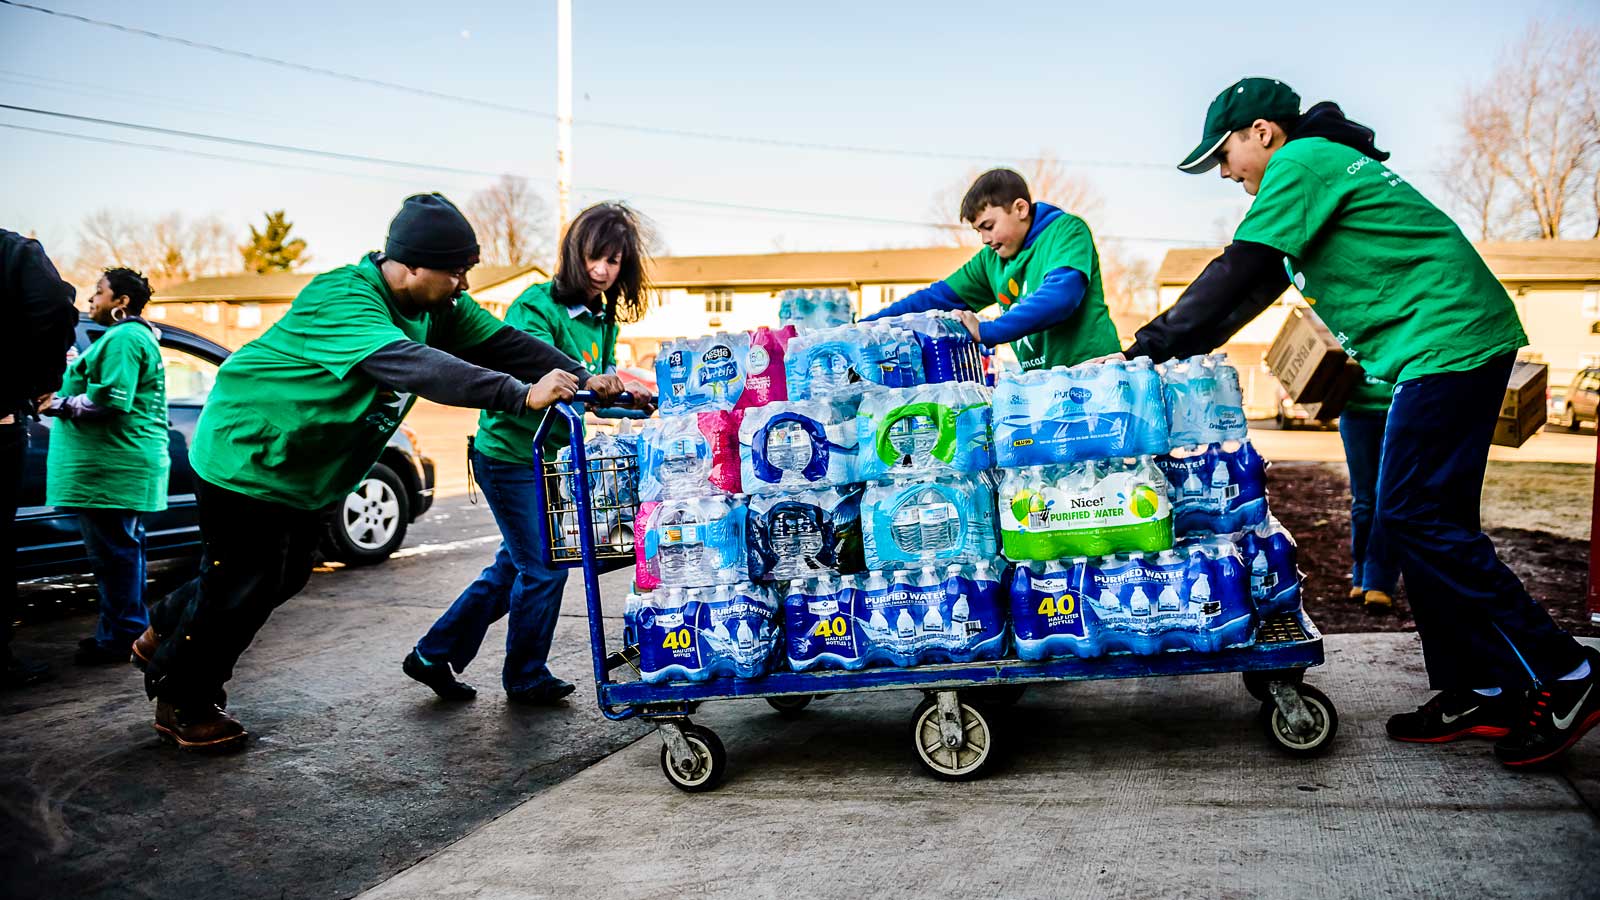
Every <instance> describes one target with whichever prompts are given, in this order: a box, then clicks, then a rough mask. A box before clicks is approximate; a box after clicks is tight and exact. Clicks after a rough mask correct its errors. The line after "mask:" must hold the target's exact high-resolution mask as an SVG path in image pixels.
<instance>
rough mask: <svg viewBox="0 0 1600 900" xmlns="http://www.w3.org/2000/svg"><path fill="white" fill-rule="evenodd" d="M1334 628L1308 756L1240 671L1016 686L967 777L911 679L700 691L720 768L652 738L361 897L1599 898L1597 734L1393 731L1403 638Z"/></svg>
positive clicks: (1407, 697)
mask: <svg viewBox="0 0 1600 900" xmlns="http://www.w3.org/2000/svg"><path fill="white" fill-rule="evenodd" d="M1328 644H1329V656H1328V665H1327V666H1326V667H1324V668H1322V669H1319V670H1314V671H1313V673H1312V674H1311V677H1310V678H1308V679H1307V680H1308V681H1309V682H1310V683H1312V684H1315V685H1316V686H1318V687H1320V688H1322V689H1323V690H1324V691H1325V692H1327V693H1328V694H1329V696H1330V697H1331V698H1332V699H1333V701H1334V702H1335V704H1336V705H1337V706H1338V708H1339V712H1340V717H1341V720H1342V723H1341V728H1340V734H1339V736H1338V739H1337V743H1336V745H1335V747H1334V749H1333V751H1332V752H1331V753H1330V754H1329V755H1328V756H1325V757H1323V758H1320V759H1315V760H1294V759H1290V758H1287V757H1285V756H1282V755H1280V754H1279V753H1277V752H1276V751H1275V750H1273V749H1272V748H1270V747H1269V746H1268V745H1267V742H1266V741H1267V739H1266V737H1265V735H1264V733H1263V731H1262V728H1261V726H1260V725H1259V724H1258V722H1257V720H1256V718H1255V712H1256V708H1257V707H1256V705H1255V704H1254V702H1253V701H1251V700H1250V699H1249V697H1248V696H1247V695H1246V694H1245V692H1244V690H1243V688H1242V687H1241V685H1240V683H1239V680H1238V678H1237V676H1199V677H1191V678H1168V679H1150V680H1140V681H1123V682H1095V683H1087V684H1076V685H1063V686H1054V687H1051V688H1046V689H1038V688H1036V689H1034V690H1033V691H1031V692H1030V693H1029V695H1028V696H1027V697H1026V698H1025V699H1024V700H1023V701H1022V703H1021V704H1019V705H1018V706H1017V707H1016V709H1015V710H1014V711H1013V712H1012V713H1011V714H1010V715H1009V717H1008V718H1007V719H1004V720H1002V724H1003V726H1005V727H1004V730H1002V731H1001V732H1000V733H999V736H998V738H997V740H998V741H999V742H1001V747H1000V749H1001V752H1006V756H1007V758H1006V760H1005V761H1004V763H1003V765H1002V768H1001V769H1000V770H999V771H997V772H996V773H994V774H993V775H992V776H991V777H989V778H987V779H986V780H983V781H979V782H975V783H970V784H945V783H940V782H936V781H933V780H932V779H930V778H928V777H926V776H925V775H924V774H923V773H922V772H921V770H920V769H919V768H918V766H917V764H916V763H915V762H914V760H913V759H912V750H911V747H910V737H909V718H910V714H911V710H912V707H913V706H914V704H915V702H916V699H917V698H916V695H915V694H911V693H904V692H896V693H888V694H871V695H854V696H839V697H832V698H825V699H823V700H820V701H818V702H816V703H814V704H812V706H811V707H810V708H809V709H807V710H806V711H805V713H803V714H802V715H801V717H800V718H799V719H797V720H795V721H785V720H783V719H781V718H779V717H777V716H776V715H775V714H773V713H772V712H771V711H770V710H768V708H767V707H766V705H765V704H764V703H762V702H760V701H750V702H740V703H723V704H712V705H710V706H707V707H705V708H703V709H702V710H701V714H699V715H697V716H696V717H695V721H697V722H699V723H701V724H704V725H707V726H710V727H712V728H714V729H715V730H716V731H717V733H718V734H719V736H720V737H721V738H722V739H723V741H724V743H725V744H726V745H727V748H728V754H729V761H730V774H729V779H728V782H727V783H726V784H724V785H723V786H722V787H721V788H720V789H719V790H718V791H716V792H714V793H711V794H702V795H687V794H682V793H680V792H679V791H677V790H676V789H674V788H672V787H671V786H670V785H669V784H668V783H667V781H666V780H665V778H664V777H663V776H662V774H661V771H660V768H659V753H660V741H659V740H657V739H656V738H655V737H653V736H651V737H647V738H645V739H643V740H641V741H639V742H637V743H635V744H633V745H632V746H630V747H628V748H627V749H625V750H623V751H621V752H619V753H617V754H615V755H612V756H610V757H609V758H607V759H605V760H604V761H602V762H600V763H598V764H596V765H594V766H592V767H590V768H588V769H586V770H585V771H583V772H581V773H579V774H577V775H576V776H574V777H572V778H571V779H569V780H567V781H565V782H563V783H562V784H560V785H557V786H555V787H552V788H550V789H548V790H546V791H544V792H543V793H540V794H538V795H536V796H535V797H533V798H532V799H531V800H529V801H528V802H526V803H524V804H523V805H521V806H520V807H517V808H516V809H514V810H513V811H511V812H510V813H508V814H506V815H504V816H503V817H501V818H499V819H498V820H496V821H494V822H491V823H489V824H487V825H485V826H484V827H482V828H480V829H479V830H477V831H476V832H474V833H472V834H470V835H468V836H467V837H465V838H464V839H462V840H461V841H459V842H458V843H456V844H454V845H453V846H450V847H448V848H446V849H444V850H442V851H441V852H439V853H436V854H434V855H433V856H431V857H429V858H427V859H425V860H423V861H422V862H420V863H418V864H417V865H416V866H414V867H412V868H411V869H408V870H406V871H404V872H401V873H400V874H398V875H396V876H395V877H394V878H392V879H390V880H389V881H387V882H385V883H383V884H381V885H379V886H378V887H376V888H374V889H373V890H371V891H369V892H367V893H365V894H363V895H361V896H362V897H365V898H374V900H376V898H385V900H388V898H430V900H431V898H449V897H496V898H499V897H563V898H577V897H606V898H629V897H640V898H645V897H652V898H653V897H680V896H697V897H704V896H712V897H775V898H777V897H782V898H788V897H796V896H808V897H815V898H832V897H838V898H849V900H859V898H863V897H906V896H909V897H923V896H946V897H1006V898H1012V897H1040V898H1060V897H1077V896H1090V897H1100V896H1109V897H1205V898H1218V897H1275V898H1276V897H1283V898H1299V897H1364V898H1365V897H1380V896H1381V897H1439V896H1450V897H1452V898H1457V900H1464V898H1471V897H1496V898H1499V897H1510V896H1516V897H1550V898H1574V897H1594V896H1600V877H1597V876H1596V874H1595V873H1594V872H1593V871H1592V868H1591V867H1592V861H1593V860H1594V859H1596V858H1600V818H1597V810H1600V735H1592V736H1591V737H1589V738H1588V739H1587V740H1586V741H1585V742H1584V743H1582V744H1580V745H1579V746H1578V747H1577V748H1576V749H1575V750H1574V751H1573V752H1572V753H1571V754H1569V756H1568V757H1567V759H1566V760H1565V761H1564V762H1563V763H1562V764H1561V765H1560V766H1558V767H1557V768H1555V769H1553V770H1551V771H1547V772H1540V773H1514V772H1509V771H1506V770H1504V769H1502V768H1501V767H1500V766H1499V764H1497V763H1496V762H1495V761H1494V759H1493V757H1492V755H1491V753H1490V750H1489V745H1488V743H1487V742H1479V741H1473V742H1463V743H1457V744H1451V745H1442V746H1417V745H1403V744H1398V743H1395V742H1392V741H1389V740H1388V739H1387V738H1385V736H1384V733H1383V721H1384V719H1385V718H1386V717H1387V715H1389V714H1390V713H1392V712H1394V711H1396V710H1398V709H1401V708H1405V707H1409V706H1411V705H1414V704H1416V703H1418V702H1420V701H1421V700H1422V699H1424V698H1425V697H1426V696H1427V694H1428V692H1427V690H1426V688H1425V679H1424V677H1423V674H1422V670H1421V656H1420V652H1419V649H1418V646H1417V640H1416V637H1415V636H1414V635H1410V634H1383V635H1341V636H1334V637H1331V638H1329V640H1328ZM1007 747H1009V748H1010V749H1009V752H1007V751H1006V749H1005V748H1007Z"/></svg>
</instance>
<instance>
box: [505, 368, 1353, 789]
mask: <svg viewBox="0 0 1600 900" xmlns="http://www.w3.org/2000/svg"><path fill="white" fill-rule="evenodd" d="M593 402H595V398H594V397H593V395H592V394H589V393H588V392H579V394H578V396H577V397H576V398H575V399H574V401H573V402H572V403H570V404H569V403H562V404H559V405H558V406H557V409H556V412H555V413H554V414H552V415H548V416H546V417H545V421H544V423H543V424H541V426H540V428H539V431H538V434H537V436H536V437H535V439H534V444H533V449H534V458H535V460H537V461H538V462H539V464H540V466H541V469H542V471H543V472H544V477H543V478H541V479H540V480H539V481H538V482H537V486H536V500H537V502H538V504H539V506H540V508H542V509H544V510H545V515H543V516H541V517H540V522H541V530H543V531H544V532H545V534H544V536H543V539H542V541H541V543H542V544H543V546H544V548H545V551H546V554H547V560H548V562H549V564H550V565H553V566H559V567H563V568H582V569H583V581H584V598H585V600H586V602H587V604H588V610H589V643H590V647H591V649H592V651H593V656H594V677H595V690H596V695H597V698H598V700H599V704H600V711H601V712H602V713H604V714H605V716H606V718H608V719H618V720H620V719H629V718H633V717H636V716H638V717H642V718H646V719H649V720H651V721H653V722H654V723H655V724H656V728H657V731H658V732H659V733H660V735H661V738H662V747H661V770H662V772H663V773H664V774H665V775H666V776H667V779H668V780H669V781H671V782H672V784H673V785H675V786H676V787H678V788H681V789H682V790H685V791H691V792H695V791H707V790H711V789H712V788H714V787H716V786H717V785H718V784H719V783H720V782H721V781H722V778H723V777H724V775H726V770H727V755H726V753H725V751H724V750H723V746H722V741H721V740H720V739H719V738H718V737H717V735H716V734H715V733H714V732H712V731H711V730H710V729H709V728H706V727H704V726H701V725H696V724H693V723H691V722H690V721H689V716H690V715H691V714H692V713H693V712H694V710H695V708H696V707H698V706H699V705H700V704H701V703H705V702H707V701H711V700H739V699H762V700H765V701H767V703H768V704H770V705H771V706H772V707H773V708H774V709H776V710H777V711H778V712H779V713H782V714H786V715H793V714H796V713H798V712H799V711H800V710H801V709H803V708H804V707H805V706H806V705H807V704H808V703H810V702H811V700H812V699H814V698H816V697H819V696H823V695H827V694H842V693H847V692H854V691H891V690H920V691H922V692H923V693H924V695H925V697H924V699H923V701H922V703H921V704H919V705H918V707H917V709H916V711H915V712H914V714H913V715H912V720H911V737H912V744H913V748H914V750H915V752H916V754H917V760H918V761H919V762H920V763H921V764H922V766H923V768H925V769H926V770H927V771H928V772H929V773H930V774H932V775H933V776H934V777H936V778H940V779H944V780H949V781H966V780H970V779H973V778H977V777H979V776H981V775H982V774H983V773H984V771H985V770H986V769H987V767H988V766H989V764H990V763H991V762H992V761H993V759H994V758H995V755H994V749H995V748H994V734H995V729H994V728H993V727H992V726H991V723H990V718H989V717H990V715H991V714H992V712H993V710H994V709H995V708H996V707H997V706H1001V705H1006V704H1009V703H1014V702H1016V701H1017V700H1018V699H1020V697H1021V696H1022V693H1023V691H1024V690H1025V689H1026V687H1027V685H1030V684H1043V683H1055V682H1063V681H1088V680H1093V679H1102V678H1146V677H1151V676H1157V675H1207V674H1218V673H1228V672H1238V673H1241V674H1242V676H1243V679H1244V685H1245V688H1246V690H1248V691H1249V693H1250V695H1251V696H1252V697H1254V698H1255V699H1256V700H1258V701H1260V703H1261V704H1262V721H1263V722H1264V724H1265V727H1266V731H1267V734H1268V736H1269V737H1270V738H1271V739H1272V741H1273V743H1274V744H1275V745H1276V746H1277V747H1278V748H1279V749H1281V750H1282V751H1284V752H1286V753H1288V754H1290V755H1292V756H1314V755H1317V754H1320V753H1322V752H1323V751H1325V750H1326V749H1327V748H1328V746H1329V745H1330V744H1331V743H1332V741H1333V739H1334V736H1335V735H1336V734H1337V733H1338V730H1339V716H1338V712H1337V711H1336V710H1335V709H1334V705H1333V702H1332V701H1331V700H1329V699H1328V697H1327V696H1326V695H1324V694H1323V693H1322V692H1321V691H1319V690H1317V689H1316V688H1314V687H1312V686H1310V685H1308V684H1305V683H1304V682H1303V679H1304V676H1305V670H1306V669H1308V668H1310V667H1312V666H1318V665H1321V664H1322V662H1323V647H1322V634H1321V633H1320V632H1318V631H1317V629H1316V626H1315V625H1314V624H1313V623H1312V622H1311V619H1310V617H1308V616H1307V615H1306V614H1305V613H1304V612H1303V611H1298V612H1295V613H1293V614H1285V615H1278V616H1271V617H1267V618H1266V619H1264V620H1263V621H1262V622H1261V623H1260V625H1259V627H1258V629H1257V635H1256V641H1255V643H1253V644H1251V645H1250V646H1247V647H1235V648H1230V649H1226V650H1222V651H1220V652H1216V653H1195V652H1192V651H1179V652H1169V653H1161V654H1157V655H1154V656H1131V655H1111V656H1103V657H1099V658H1096V659H1077V658H1072V657H1066V658H1061V659H1048V660H1038V661H1028V660H1017V659H1001V660H994V661H989V662H971V663H955V664H948V665H929V666H916V667H912V668H871V669H862V670H858V671H837V670H828V671H810V672H787V671H780V672H773V673H771V674H769V675H765V676H762V677H759V678H715V679H711V680H708V681H699V682H691V681H674V682H667V683H662V684H650V683H647V682H644V681H640V680H637V678H634V679H625V678H622V677H617V678H614V677H613V673H614V672H616V673H618V674H619V675H626V674H627V673H629V672H631V673H632V674H633V675H634V676H637V675H638V671H639V670H638V667H637V665H636V664H635V663H636V661H637V659H638V649H637V648H636V647H622V648H620V649H618V650H617V651H616V652H610V651H608V650H607V645H606V634H605V621H604V618H603V615H602V611H601V604H600V578H599V576H600V575H601V574H602V573H603V572H607V571H611V570H614V569H619V568H624V567H626V566H628V565H631V564H632V563H633V561H634V550H633V542H632V538H631V537H627V538H626V539H625V540H624V539H623V538H622V537H621V534H622V532H623V529H619V528H617V527H616V526H617V523H618V522H619V521H621V520H622V519H623V518H627V519H628V520H630V521H631V513H632V512H633V511H634V510H633V508H632V507H631V506H628V505H617V504H616V503H615V502H614V501H608V502H607V503H599V504H596V503H595V498H594V497H593V496H592V493H593V492H592V491H591V486H593V485H596V484H598V485H600V486H602V487H605V486H606V485H607V484H608V483H610V484H616V483H619V482H620V480H622V479H627V478H630V477H632V476H633V475H635V474H636V468H637V465H638V462H637V459H635V458H627V457H624V458H611V457H607V458H604V459H599V460H595V461H593V462H591V461H590V460H588V459H587V457H586V455H585V453H584V440H585V437H584V430H583V418H584V417H583V409H584V404H586V403H593ZM554 415H561V416H563V417H564V418H565V419H566V421H567V423H568V425H569V426H570V433H571V436H572V437H571V446H570V459H568V460H545V459H543V458H542V454H541V452H540V446H541V444H542V443H543V440H544V436H545V434H546V432H547V431H548V429H549V426H550V423H551V421H552V420H553V418H554ZM563 481H565V482H566V486H567V490H566V491H565V492H563V491H562V490H561V488H560V485H561V484H562V482H563ZM567 495H570V496H567ZM608 496H609V497H610V498H616V497H617V496H618V492H616V491H612V492H610V493H609V494H608ZM625 514H626V515H625ZM573 523H587V525H588V527H574V526H573ZM597 531H598V532H599V534H600V535H601V536H606V537H597V533H596V532H597ZM574 532H575V533H574Z"/></svg>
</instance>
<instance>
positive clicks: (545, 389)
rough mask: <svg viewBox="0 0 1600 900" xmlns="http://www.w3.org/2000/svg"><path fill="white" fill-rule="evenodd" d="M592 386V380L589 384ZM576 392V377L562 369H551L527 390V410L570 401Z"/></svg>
mask: <svg viewBox="0 0 1600 900" xmlns="http://www.w3.org/2000/svg"><path fill="white" fill-rule="evenodd" d="M589 383H590V384H591V385H592V384H594V381H593V379H591V380H590V382H589ZM577 392H578V376H576V375H574V374H572V373H571V372H568V371H565V370H563V369H552V370H550V372H549V373H548V374H546V375H545V376H544V377H543V378H541V379H539V381H538V383H537V384H535V385H534V386H533V387H531V388H528V400H527V404H528V408H529V409H544V408H546V407H549V406H553V405H555V404H557V403H559V402H561V401H562V400H571V399H572V397H573V395H574V394H576V393H577Z"/></svg>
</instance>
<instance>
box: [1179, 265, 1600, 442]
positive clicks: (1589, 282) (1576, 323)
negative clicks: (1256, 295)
mask: <svg viewBox="0 0 1600 900" xmlns="http://www.w3.org/2000/svg"><path fill="white" fill-rule="evenodd" d="M1475 246H1476V247H1477V248H1478V252H1479V253H1481V254H1482V255H1483V258H1484V261H1485V262H1487V263H1488V264H1489V268H1490V269H1491V270H1492V271H1493V272H1494V273H1495V275H1496V276H1497V277H1498V278H1499V279H1500V283H1501V284H1503V285H1505V289H1506V293H1507V294H1509V295H1510V296H1511V298H1512V300H1513V301H1515V303H1516V306H1517V313H1518V314H1519V315H1520V316H1521V317H1522V329H1523V331H1525V332H1527V335H1528V342H1529V344H1528V347H1527V348H1525V349H1524V350H1523V351H1522V354H1521V356H1522V358H1524V359H1529V360H1534V361H1537V362H1543V363H1545V364H1547V365H1549V366H1550V386H1551V388H1552V389H1554V390H1556V391H1558V392H1559V391H1562V390H1564V389H1565V388H1566V385H1567V384H1568V383H1569V382H1571V380H1572V376H1573V374H1574V373H1576V372H1577V370H1578V369H1580V368H1583V367H1584V366H1593V365H1600V240H1592V241H1494V242H1484V243H1479V244H1476V245H1475ZM1221 253H1222V249H1221V248H1220V247H1217V248H1206V249H1200V250H1171V251H1168V253H1167V256H1166V258H1165V259H1164V260H1163V261H1162V263H1161V269H1160V271H1158V272H1157V273H1156V288H1157V291H1158V293H1159V298H1160V299H1159V302H1160V306H1161V308H1162V309H1167V308H1168V307H1170V306H1172V304H1173V303H1175V302H1177V299H1178V297H1179V296H1181V295H1182V294H1183V292H1184V290H1185V289H1187V288H1188V287H1189V285H1190V284H1191V283H1193V281H1194V279H1195V278H1196V277H1197V276H1198V275H1199V274H1200V272H1201V270H1203V269H1204V268H1205V267H1206V265H1207V264H1208V263H1210V262H1211V260H1213V259H1215V258H1217V256H1219V255H1221ZM1302 303H1304V301H1303V300H1302V299H1301V298H1300V294H1299V292H1298V291H1296V290H1294V288H1290V289H1288V290H1287V291H1285V292H1284V294H1283V296H1282V297H1279V298H1278V300H1277V302H1276V303H1275V304H1274V305H1273V306H1272V307H1271V308H1269V309H1268V310H1267V311H1266V312H1264V313H1262V314H1261V315H1260V316H1258V317H1257V318H1256V319H1255V320H1254V321H1253V322H1251V323H1250V324H1248V325H1246V326H1245V327H1244V328H1243V329H1241V330H1240V331H1239V333H1238V334H1236V335H1234V337H1233V340H1231V341H1229V342H1228V344H1227V345H1226V346H1225V347H1224V348H1223V349H1224V350H1226V351H1227V352H1228V355H1229V356H1230V357H1231V358H1232V359H1233V360H1234V364H1235V365H1236V366H1238V368H1239V373H1240V378H1241V381H1242V382H1243V383H1244V388H1245V395H1246V396H1245V400H1246V406H1248V407H1249V411H1250V413H1251V414H1252V415H1256V416H1266V415H1271V414H1272V413H1273V412H1274V404H1275V403H1276V400H1277V386H1276V382H1274V381H1273V380H1272V377H1271V376H1270V375H1268V374H1267V373H1266V369H1265V368H1264V367H1263V366H1262V365H1261V361H1262V359H1264V358H1265V356H1266V351H1267V347H1268V346H1270V345H1271V343H1272V339H1273V337H1274V336H1276V335H1277V333H1278V329H1279V328H1281V327H1282V326H1283V321H1284V319H1285V318H1286V317H1287V316H1288V314H1289V310H1290V308H1292V307H1293V306H1295V305H1298V304H1302Z"/></svg>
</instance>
